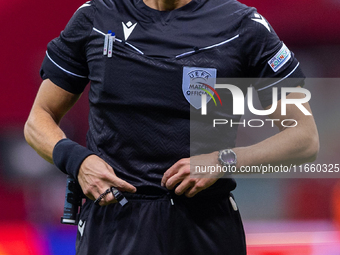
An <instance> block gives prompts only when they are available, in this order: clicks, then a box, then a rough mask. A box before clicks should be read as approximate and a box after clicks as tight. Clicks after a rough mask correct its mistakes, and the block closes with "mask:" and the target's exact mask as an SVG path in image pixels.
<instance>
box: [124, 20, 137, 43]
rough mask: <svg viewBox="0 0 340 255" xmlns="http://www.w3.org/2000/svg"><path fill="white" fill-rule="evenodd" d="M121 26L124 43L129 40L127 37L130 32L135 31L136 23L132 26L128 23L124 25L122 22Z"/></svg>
mask: <svg viewBox="0 0 340 255" xmlns="http://www.w3.org/2000/svg"><path fill="white" fill-rule="evenodd" d="M122 24H123V31H124V37H125V41H126V40H127V39H128V38H129V36H130V35H131V33H132V31H133V30H134V29H135V27H136V25H137V23H135V24H132V22H131V21H129V22H128V23H126V24H124V22H122Z"/></svg>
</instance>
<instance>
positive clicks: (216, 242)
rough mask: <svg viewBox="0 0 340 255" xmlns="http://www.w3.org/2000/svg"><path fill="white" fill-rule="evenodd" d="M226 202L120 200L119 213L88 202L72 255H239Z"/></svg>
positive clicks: (234, 217)
mask: <svg viewBox="0 0 340 255" xmlns="http://www.w3.org/2000/svg"><path fill="white" fill-rule="evenodd" d="M230 197H232V195H231V194H230V195H229V194H228V195H225V196H223V197H212V198H209V199H197V198H193V199H188V198H185V197H178V196H176V195H173V194H169V195H164V196H162V197H156V196H142V195H128V194H126V198H127V199H128V201H129V202H128V204H126V205H125V206H124V207H121V206H120V205H119V204H113V205H109V206H106V207H100V206H96V205H94V204H93V201H91V200H88V201H87V202H86V203H85V206H84V208H83V211H82V213H81V215H80V220H81V226H82V227H81V229H80V230H83V234H81V232H80V231H78V235H77V243H76V250H77V254H79V255H102V254H105V255H110V254H119V255H136V254H138V255H150V254H152V255H179V254H187V255H206V254H223V255H245V254H246V246H245V236H244V231H243V226H242V222H241V218H240V214H239V211H238V210H236V211H235V210H234V208H233V207H232V205H231V202H230ZM171 199H172V201H173V205H172V202H171Z"/></svg>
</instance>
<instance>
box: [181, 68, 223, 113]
mask: <svg viewBox="0 0 340 255" xmlns="http://www.w3.org/2000/svg"><path fill="white" fill-rule="evenodd" d="M215 83H216V69H215V68H200V67H187V66H185V67H184V68H183V82H182V91H183V94H184V97H185V98H186V100H187V101H188V102H189V103H190V104H191V105H192V106H193V107H195V108H196V109H200V108H201V107H202V103H201V97H202V95H203V94H205V95H208V98H207V102H209V101H210V100H211V99H213V100H214V102H215V104H216V100H215V98H214V94H216V96H217V97H218V99H219V100H220V98H219V96H218V94H217V92H216V91H215V89H214V88H215ZM220 103H221V100H220ZM221 104H222V103H221Z"/></svg>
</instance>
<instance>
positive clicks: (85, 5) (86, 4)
mask: <svg viewBox="0 0 340 255" xmlns="http://www.w3.org/2000/svg"><path fill="white" fill-rule="evenodd" d="M89 6H91V4H90V1H88V2H86V3H85V4H83V5H82V6H80V7H79V8H78V9H77V11H78V10H79V9H81V8H84V7H89Z"/></svg>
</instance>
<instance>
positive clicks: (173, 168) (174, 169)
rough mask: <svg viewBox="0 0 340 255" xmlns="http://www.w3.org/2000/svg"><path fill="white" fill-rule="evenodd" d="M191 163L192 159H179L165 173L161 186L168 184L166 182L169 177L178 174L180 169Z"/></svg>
mask: <svg viewBox="0 0 340 255" xmlns="http://www.w3.org/2000/svg"><path fill="white" fill-rule="evenodd" d="M188 164H190V159H189V158H185V159H181V160H179V161H177V162H176V163H175V164H174V165H172V166H171V167H170V168H169V169H168V170H167V171H166V172H165V173H164V175H163V178H162V180H161V186H162V187H164V186H166V183H167V182H168V180H169V178H171V177H172V176H174V175H175V174H177V173H178V172H179V171H180V169H181V168H182V167H183V166H185V165H188Z"/></svg>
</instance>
